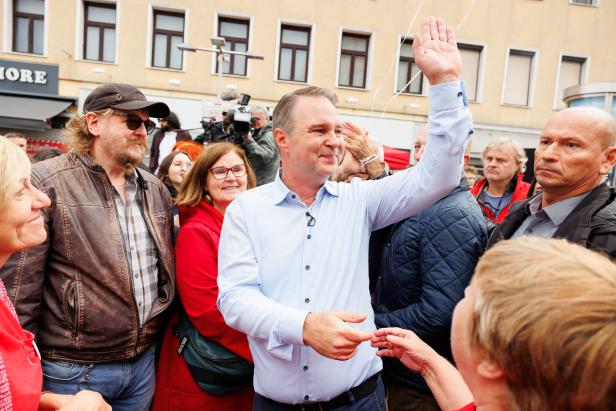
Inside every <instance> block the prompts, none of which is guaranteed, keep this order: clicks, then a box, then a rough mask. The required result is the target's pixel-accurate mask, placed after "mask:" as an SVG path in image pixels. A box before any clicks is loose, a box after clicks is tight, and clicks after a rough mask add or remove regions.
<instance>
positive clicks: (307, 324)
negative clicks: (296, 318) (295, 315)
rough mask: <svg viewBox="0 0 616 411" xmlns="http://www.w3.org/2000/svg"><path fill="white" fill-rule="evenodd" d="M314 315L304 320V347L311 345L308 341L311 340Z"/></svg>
mask: <svg viewBox="0 0 616 411" xmlns="http://www.w3.org/2000/svg"><path fill="white" fill-rule="evenodd" d="M312 317H313V315H312V313H308V314H307V315H306V318H305V319H304V328H303V330H302V339H303V340H304V345H309V342H308V340H309V339H310V328H311V327H310V322H311V321H312Z"/></svg>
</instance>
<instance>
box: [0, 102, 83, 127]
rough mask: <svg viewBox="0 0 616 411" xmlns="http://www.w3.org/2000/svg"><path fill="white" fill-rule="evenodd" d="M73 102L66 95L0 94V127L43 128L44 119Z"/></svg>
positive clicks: (60, 111)
mask: <svg viewBox="0 0 616 411" xmlns="http://www.w3.org/2000/svg"><path fill="white" fill-rule="evenodd" d="M74 102H75V100H74V99H70V98H66V97H51V98H50V97H49V96H45V97H43V96H41V97H38V96H20V95H11V94H0V128H6V129H27V130H44V129H45V121H46V120H47V119H50V118H52V117H54V116H57V115H58V114H60V113H62V112H63V111H64V110H66V109H67V108H68V107H70V106H71V105H72V104H73V103H74Z"/></svg>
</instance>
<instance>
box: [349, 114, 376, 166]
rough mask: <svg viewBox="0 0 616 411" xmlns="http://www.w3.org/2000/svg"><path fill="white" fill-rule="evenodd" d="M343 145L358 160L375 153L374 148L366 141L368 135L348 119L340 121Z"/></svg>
mask: <svg viewBox="0 0 616 411" xmlns="http://www.w3.org/2000/svg"><path fill="white" fill-rule="evenodd" d="M342 135H343V137H344V147H345V148H346V150H347V151H349V152H350V153H351V154H353V157H355V158H356V159H358V160H363V159H364V158H366V157H370V156H374V155H376V150H375V149H374V148H373V147H372V145H371V144H370V142H369V141H368V135H367V134H366V133H365V132H364V131H363V130H362V129H361V128H359V127H357V126H356V125H355V124H353V123H351V122H350V121H345V122H344V123H342Z"/></svg>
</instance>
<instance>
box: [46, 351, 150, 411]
mask: <svg viewBox="0 0 616 411" xmlns="http://www.w3.org/2000/svg"><path fill="white" fill-rule="evenodd" d="M154 355H155V350H154V347H153V346H152V347H150V348H148V349H147V350H146V351H145V352H144V353H143V354H141V355H140V356H139V357H137V358H135V359H132V360H128V361H121V362H113V363H103V364H92V363H76V362H70V361H62V360H50V359H45V358H43V360H42V363H43V389H44V390H45V391H51V392H55V393H58V394H75V393H77V392H79V391H81V390H92V391H97V392H99V393H100V394H101V395H102V396H103V397H104V398H105V401H107V402H108V403H109V404H110V405H111V407H112V408H113V410H114V411H147V410H148V409H149V407H150V402H151V401H152V396H153V395H154V386H155V375H156V374H155V370H154Z"/></svg>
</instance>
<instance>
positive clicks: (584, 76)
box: [552, 51, 590, 110]
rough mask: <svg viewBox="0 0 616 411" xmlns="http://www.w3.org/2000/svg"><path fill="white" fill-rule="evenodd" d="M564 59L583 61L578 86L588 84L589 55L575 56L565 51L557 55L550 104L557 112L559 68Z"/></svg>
mask: <svg viewBox="0 0 616 411" xmlns="http://www.w3.org/2000/svg"><path fill="white" fill-rule="evenodd" d="M564 57H571V58H573V59H584V60H585V61H584V63H583V64H582V73H581V75H580V77H581V79H580V84H584V83H587V82H588V67H589V66H590V55H587V54H577V53H567V52H565V51H561V52H560V53H559V54H558V66H557V67H556V83H555V84H554V101H553V102H552V109H553V110H558V109H559V107H558V86H559V85H560V67H561V65H562V62H563V58H564Z"/></svg>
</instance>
